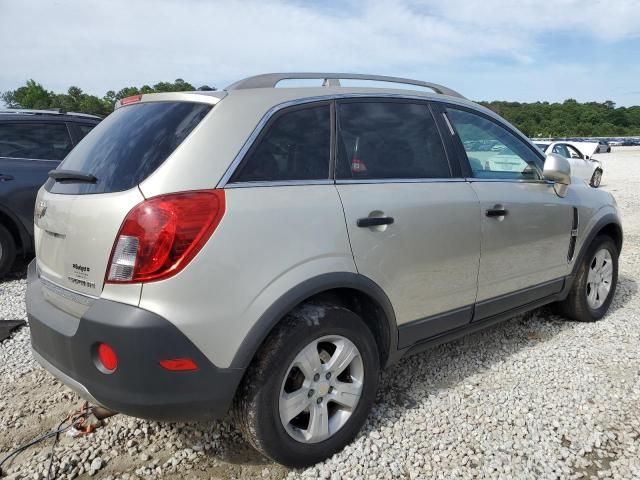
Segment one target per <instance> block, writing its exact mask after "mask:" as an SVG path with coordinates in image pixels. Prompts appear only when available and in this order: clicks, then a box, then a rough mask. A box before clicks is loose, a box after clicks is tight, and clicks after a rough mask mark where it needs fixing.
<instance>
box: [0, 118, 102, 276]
mask: <svg viewBox="0 0 640 480" xmlns="http://www.w3.org/2000/svg"><path fill="white" fill-rule="evenodd" d="M100 120H101V118H100V117H97V116H95V115H87V114H83V113H72V112H69V113H66V112H62V111H60V110H26V109H21V110H0V278H1V277H2V276H4V275H5V274H6V273H7V272H8V271H9V269H10V268H11V266H12V265H13V263H14V260H15V257H16V255H24V256H26V255H28V254H30V253H31V252H32V251H33V212H34V207H35V199H36V195H37V193H38V189H39V188H40V187H41V186H42V184H43V183H44V182H45V181H46V180H47V173H48V172H49V171H50V170H53V169H55V168H56V167H57V166H58V164H59V163H60V162H61V161H62V159H64V157H65V156H66V155H67V153H69V151H71V149H72V148H73V147H74V146H75V145H76V144H77V143H78V142H79V141H80V140H81V139H82V138H83V137H84V136H85V135H86V134H87V133H88V132H89V131H90V130H91V129H92V128H93V127H95V126H96V125H97V124H98V123H99V122H100Z"/></svg>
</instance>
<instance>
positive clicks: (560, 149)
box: [535, 140, 603, 188]
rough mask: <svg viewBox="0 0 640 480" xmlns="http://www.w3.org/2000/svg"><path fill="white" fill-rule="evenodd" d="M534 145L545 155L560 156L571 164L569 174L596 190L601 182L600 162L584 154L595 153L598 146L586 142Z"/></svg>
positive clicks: (539, 143) (537, 143)
mask: <svg viewBox="0 0 640 480" xmlns="http://www.w3.org/2000/svg"><path fill="white" fill-rule="evenodd" d="M535 145H536V146H537V147H538V148H539V149H540V150H542V151H543V152H545V153H555V154H558V155H562V156H563V157H565V158H566V159H568V160H569V163H570V164H571V174H572V175H574V176H576V177H579V178H582V179H583V180H586V181H587V182H589V185H591V186H592V187H594V188H598V187H599V186H600V183H601V182H602V173H603V167H602V162H600V161H599V160H596V159H595V158H592V157H591V156H590V155H588V154H585V153H584V152H585V151H591V152H597V151H598V148H599V146H596V145H597V144H593V143H586V142H543V141H538V140H536V141H535Z"/></svg>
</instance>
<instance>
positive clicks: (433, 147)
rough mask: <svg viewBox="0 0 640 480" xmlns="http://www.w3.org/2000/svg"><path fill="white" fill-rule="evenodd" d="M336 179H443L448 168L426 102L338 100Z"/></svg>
mask: <svg viewBox="0 0 640 480" xmlns="http://www.w3.org/2000/svg"><path fill="white" fill-rule="evenodd" d="M337 162H338V163H337V178H340V179H384V178H386V179H415V178H418V179H419V178H449V177H451V170H450V169H449V163H448V161H447V157H446V155H445V152H444V147H443V146H442V141H441V139H440V135H439V133H438V129H437V127H436V123H435V121H434V119H433V117H432V115H431V112H430V111H429V107H428V106H427V105H426V104H420V103H415V104H414V103H397V102H353V103H343V104H340V105H339V109H338V146H337Z"/></svg>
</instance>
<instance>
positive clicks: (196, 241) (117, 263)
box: [106, 190, 225, 283]
mask: <svg viewBox="0 0 640 480" xmlns="http://www.w3.org/2000/svg"><path fill="white" fill-rule="evenodd" d="M224 211H225V196H224V190H200V191H193V192H185V193H174V194H169V195H161V196H159V197H154V198H150V199H149V200H145V201H144V202H142V203H140V204H138V205H137V206H135V207H133V209H132V210H131V211H130V212H129V213H128V214H127V217H126V218H125V219H124V222H123V224H122V227H120V232H118V236H117V237H116V241H115V243H114V245H113V249H112V251H111V258H110V260H109V267H108V269H107V272H106V282H107V283H137V282H150V281H156V280H161V279H165V278H168V277H170V276H172V275H175V274H176V273H178V272H179V271H180V270H182V269H183V268H184V267H185V265H187V264H188V263H189V262H190V261H191V260H192V259H193V257H195V256H196V254H197V253H198V252H199V251H200V249H201V248H202V247H203V246H204V244H205V243H207V240H209V237H211V235H212V234H213V231H214V230H215V229H216V227H217V226H218V224H219V223H220V220H222V217H223V215H224Z"/></svg>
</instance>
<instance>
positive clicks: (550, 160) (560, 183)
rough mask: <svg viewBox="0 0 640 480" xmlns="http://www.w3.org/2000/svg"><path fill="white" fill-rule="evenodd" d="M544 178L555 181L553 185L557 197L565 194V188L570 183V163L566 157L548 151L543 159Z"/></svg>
mask: <svg viewBox="0 0 640 480" xmlns="http://www.w3.org/2000/svg"><path fill="white" fill-rule="evenodd" d="M542 174H543V175H544V178H546V179H547V180H551V181H552V182H555V185H554V186H553V188H554V190H555V191H556V194H557V195H558V196H559V197H564V196H565V195H566V194H567V188H568V187H569V185H571V164H570V163H569V160H567V159H566V158H564V157H562V156H560V155H557V154H555V153H550V154H548V155H547V158H546V159H545V161H544V171H543V172H542Z"/></svg>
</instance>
